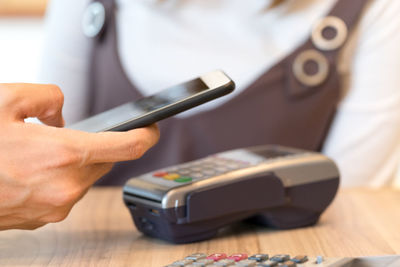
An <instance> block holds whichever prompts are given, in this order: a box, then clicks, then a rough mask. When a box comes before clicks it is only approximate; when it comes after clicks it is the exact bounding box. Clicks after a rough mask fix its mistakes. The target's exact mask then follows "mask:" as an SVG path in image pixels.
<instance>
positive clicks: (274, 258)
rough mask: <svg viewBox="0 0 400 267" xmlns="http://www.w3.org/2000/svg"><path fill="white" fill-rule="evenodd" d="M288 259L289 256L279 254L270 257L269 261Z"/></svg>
mask: <svg viewBox="0 0 400 267" xmlns="http://www.w3.org/2000/svg"><path fill="white" fill-rule="evenodd" d="M288 260H290V256H289V255H287V254H279V255H275V256H273V257H272V258H271V261H276V262H285V261H288Z"/></svg>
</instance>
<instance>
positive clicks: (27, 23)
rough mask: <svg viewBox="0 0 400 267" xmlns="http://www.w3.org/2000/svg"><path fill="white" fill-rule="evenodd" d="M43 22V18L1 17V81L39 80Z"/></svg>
mask: <svg viewBox="0 0 400 267" xmlns="http://www.w3.org/2000/svg"><path fill="white" fill-rule="evenodd" d="M43 24H44V23H43V19H42V18H0V83H4V82H35V81H37V74H38V70H39V66H40V59H41V53H42V45H43V36H44V32H43V31H44V25H43Z"/></svg>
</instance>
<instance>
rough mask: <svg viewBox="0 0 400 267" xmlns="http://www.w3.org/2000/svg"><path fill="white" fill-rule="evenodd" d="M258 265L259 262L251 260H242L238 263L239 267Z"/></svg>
mask: <svg viewBox="0 0 400 267" xmlns="http://www.w3.org/2000/svg"><path fill="white" fill-rule="evenodd" d="M256 264H257V261H255V260H249V259H245V260H241V261H239V262H237V263H236V265H237V266H242V267H253V266H256Z"/></svg>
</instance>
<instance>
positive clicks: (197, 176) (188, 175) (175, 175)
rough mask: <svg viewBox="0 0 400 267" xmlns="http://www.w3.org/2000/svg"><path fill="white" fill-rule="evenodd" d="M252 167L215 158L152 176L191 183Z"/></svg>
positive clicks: (238, 161) (187, 164)
mask: <svg viewBox="0 0 400 267" xmlns="http://www.w3.org/2000/svg"><path fill="white" fill-rule="evenodd" d="M250 165H251V164H250V163H249V162H246V161H240V160H234V159H228V158H223V157H217V156H213V157H208V158H205V159H201V160H197V161H193V162H189V163H186V164H182V165H179V166H174V167H172V168H169V169H168V168H167V169H165V170H162V171H157V172H154V173H153V174H152V176H153V177H155V178H160V179H165V180H169V181H174V182H176V183H189V182H193V181H199V180H204V179H207V178H210V177H213V176H217V175H221V174H224V173H227V172H230V171H234V170H237V169H241V168H245V167H248V166H250Z"/></svg>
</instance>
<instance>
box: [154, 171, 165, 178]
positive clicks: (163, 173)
mask: <svg viewBox="0 0 400 267" xmlns="http://www.w3.org/2000/svg"><path fill="white" fill-rule="evenodd" d="M167 174H168V172H155V173H153V176H154V177H164V176H165V175H167Z"/></svg>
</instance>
